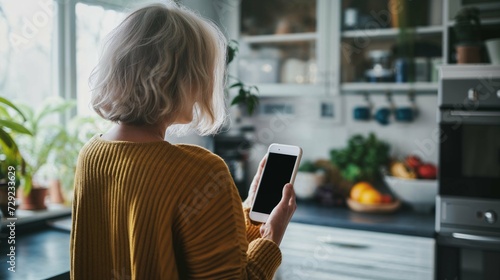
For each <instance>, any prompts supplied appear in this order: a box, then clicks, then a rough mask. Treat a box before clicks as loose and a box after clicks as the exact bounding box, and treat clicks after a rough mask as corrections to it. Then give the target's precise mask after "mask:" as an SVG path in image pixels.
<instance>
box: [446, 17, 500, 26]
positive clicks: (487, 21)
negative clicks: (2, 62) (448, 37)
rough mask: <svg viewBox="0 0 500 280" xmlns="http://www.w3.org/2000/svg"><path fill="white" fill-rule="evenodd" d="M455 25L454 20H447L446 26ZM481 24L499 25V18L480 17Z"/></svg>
mask: <svg viewBox="0 0 500 280" xmlns="http://www.w3.org/2000/svg"><path fill="white" fill-rule="evenodd" d="M453 25H455V20H450V21H448V26H450V27H453ZM481 25H482V26H487V25H500V18H487V19H481Z"/></svg>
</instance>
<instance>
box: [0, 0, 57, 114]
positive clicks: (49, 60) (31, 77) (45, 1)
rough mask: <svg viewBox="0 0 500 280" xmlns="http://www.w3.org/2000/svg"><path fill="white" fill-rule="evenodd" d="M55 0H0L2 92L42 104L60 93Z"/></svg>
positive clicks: (29, 102) (0, 90)
mask: <svg viewBox="0 0 500 280" xmlns="http://www.w3.org/2000/svg"><path fill="white" fill-rule="evenodd" d="M56 15H57V13H56V5H55V2H54V1H53V0H23V1H12V0H0V61H1V62H0V95H2V96H5V97H7V98H9V99H13V100H16V101H21V102H22V103H28V104H30V105H32V104H40V103H41V101H42V100H43V99H45V98H47V97H49V96H52V95H56V94H57V90H56V86H55V85H56V79H55V78H56V77H55V75H53V73H56V71H55V70H56V69H55V66H56V63H55V48H54V45H55V43H54V42H55V28H54V27H55V17H56Z"/></svg>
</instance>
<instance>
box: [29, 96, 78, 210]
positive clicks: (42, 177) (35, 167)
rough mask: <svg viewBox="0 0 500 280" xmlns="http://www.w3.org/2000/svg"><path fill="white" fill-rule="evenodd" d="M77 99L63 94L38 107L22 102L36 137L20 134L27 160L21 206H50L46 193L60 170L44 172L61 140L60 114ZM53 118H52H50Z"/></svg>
mask: <svg viewBox="0 0 500 280" xmlns="http://www.w3.org/2000/svg"><path fill="white" fill-rule="evenodd" d="M74 106H75V103H74V102H73V101H64V100H62V99H60V98H58V99H49V100H47V101H46V102H44V103H43V104H42V105H41V107H40V108H39V109H37V110H35V109H33V108H31V107H29V106H19V108H20V109H21V111H22V112H23V114H24V115H25V117H26V127H27V128H28V130H29V131H30V132H31V133H32V137H19V145H20V151H21V154H22V155H23V158H24V159H25V161H26V170H25V171H26V172H25V175H24V183H23V193H22V203H21V205H20V208H21V209H25V210H41V209H46V208H47V207H46V205H45V197H46V196H47V188H48V184H49V181H50V180H49V179H52V178H54V177H56V176H55V175H56V174H48V173H47V172H46V173H45V174H44V173H43V172H42V171H43V168H45V171H50V169H46V167H47V164H48V163H49V158H50V156H51V154H52V152H53V149H54V147H55V146H56V145H57V144H58V139H59V135H60V134H61V133H62V132H63V131H64V128H63V127H62V126H61V125H60V124H58V123H59V120H58V119H57V118H58V117H59V114H61V113H64V112H66V111H67V110H69V109H71V108H73V107H74ZM50 118H52V122H51V120H50Z"/></svg>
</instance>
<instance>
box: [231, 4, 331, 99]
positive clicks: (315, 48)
mask: <svg viewBox="0 0 500 280" xmlns="http://www.w3.org/2000/svg"><path fill="white" fill-rule="evenodd" d="M331 7H332V5H331V3H330V1H326V0H296V1H268V0H243V1H241V3H240V15H241V18H240V20H239V33H240V36H239V37H240V38H239V40H238V41H239V55H238V57H237V60H238V70H237V73H238V77H239V78H240V79H241V80H243V81H244V82H246V83H248V84H256V85H257V86H258V87H259V90H260V93H261V94H262V95H265V96H293V95H296V96H306V95H311V94H312V95H314V94H320V95H322V94H323V95H324V94H326V92H327V83H328V80H329V79H330V75H331V73H330V71H329V70H328V67H329V63H328V59H327V56H328V51H327V44H328V38H330V36H328V34H327V31H326V28H327V27H328V23H327V22H328V21H329V18H328V17H329V16H331V15H329V14H328V9H330V8H331Z"/></svg>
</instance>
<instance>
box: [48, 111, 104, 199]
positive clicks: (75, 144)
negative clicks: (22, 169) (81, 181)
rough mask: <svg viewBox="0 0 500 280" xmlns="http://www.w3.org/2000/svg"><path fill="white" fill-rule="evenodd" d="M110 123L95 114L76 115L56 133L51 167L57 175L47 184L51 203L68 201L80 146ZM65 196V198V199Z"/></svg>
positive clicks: (70, 195)
mask: <svg viewBox="0 0 500 280" xmlns="http://www.w3.org/2000/svg"><path fill="white" fill-rule="evenodd" d="M111 125H112V123H110V122H107V121H105V120H103V119H102V118H100V117H96V116H92V117H91V116H85V117H81V116H77V117H74V118H73V119H71V120H70V121H69V122H68V124H67V125H66V126H65V127H63V129H62V130H61V131H60V132H59V133H57V136H56V139H55V143H56V144H55V145H54V147H53V149H52V151H53V162H52V165H53V167H54V168H55V169H56V170H57V173H58V177H57V179H56V180H52V181H51V184H50V186H49V198H50V201H51V202H52V203H63V202H64V201H70V200H71V197H72V194H71V193H72V191H73V184H74V178H75V172H76V164H77V160H78V155H79V153H80V150H81V148H82V147H83V145H85V143H87V141H88V140H89V139H90V138H92V137H93V136H94V135H95V134H96V133H98V132H100V131H106V130H108V129H109V127H110V126H111ZM65 197H66V199H65Z"/></svg>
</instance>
